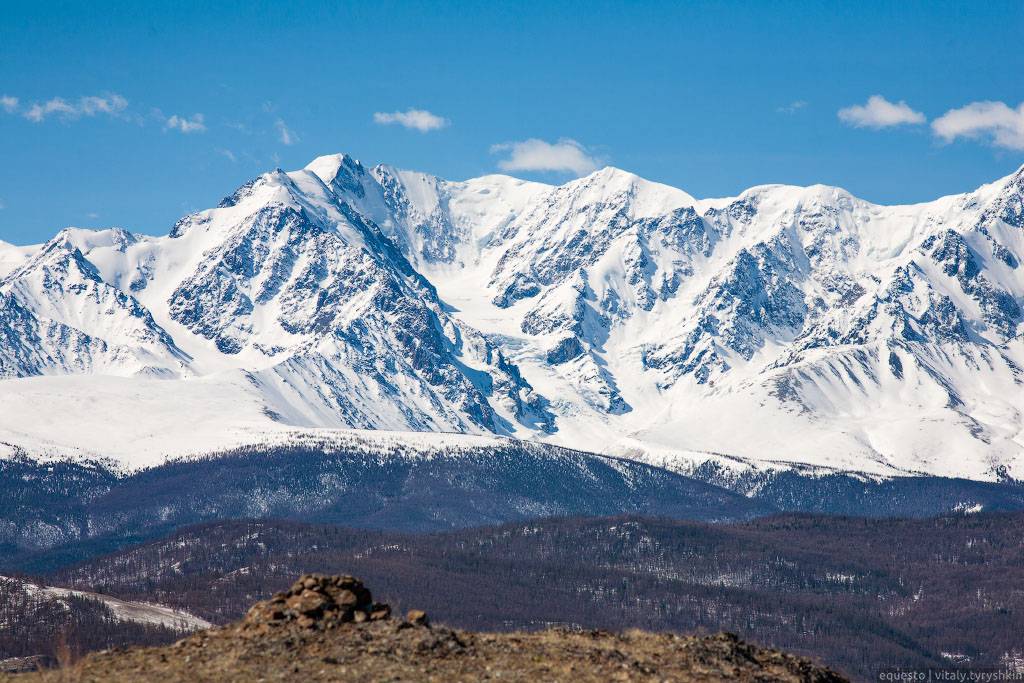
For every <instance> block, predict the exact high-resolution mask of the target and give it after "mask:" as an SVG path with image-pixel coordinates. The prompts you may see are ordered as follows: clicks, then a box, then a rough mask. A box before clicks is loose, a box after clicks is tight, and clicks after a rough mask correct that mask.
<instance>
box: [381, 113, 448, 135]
mask: <svg viewBox="0 0 1024 683" xmlns="http://www.w3.org/2000/svg"><path fill="white" fill-rule="evenodd" d="M373 122H374V123H376V124H379V125H382V126H389V125H391V124H393V123H397V124H398V125H400V126H404V127H405V128H412V129H413V130H418V131H419V132H421V133H427V132H429V131H432V130H438V129H439V128H444V127H446V126H448V125H450V124H451V121H449V120H448V119H446V118H444V117H443V116H438V115H437V114H432V113H430V112H429V111H426V110H425V109H409V110H408V111H394V112H391V113H387V112H382V111H379V112H377V113H375V114H374V115H373Z"/></svg>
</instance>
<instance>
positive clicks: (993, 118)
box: [932, 102, 1024, 149]
mask: <svg viewBox="0 0 1024 683" xmlns="http://www.w3.org/2000/svg"><path fill="white" fill-rule="evenodd" d="M932 132H933V133H935V135H937V136H938V137H940V138H942V139H943V141H945V142H952V141H953V140H955V139H957V138H959V137H964V138H972V139H978V138H984V139H988V140H990V141H991V143H992V144H993V145H995V146H997V147H1005V148H1007V149H1024V102H1022V103H1020V104H1019V105H1018V106H1017V108H1016V109H1014V108H1012V107H1010V106H1009V105H1007V104H1005V103H1003V102H971V103H970V104H967V105H965V106H963V107H960V108H959V109H950V110H949V111H947V112H946V113H945V114H943V115H942V116H940V117H939V118H937V119H935V120H934V121H932Z"/></svg>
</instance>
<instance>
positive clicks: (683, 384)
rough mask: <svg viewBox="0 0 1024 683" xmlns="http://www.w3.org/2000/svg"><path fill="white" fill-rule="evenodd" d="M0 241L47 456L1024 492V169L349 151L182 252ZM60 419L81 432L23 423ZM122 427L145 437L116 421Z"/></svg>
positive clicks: (266, 194) (185, 235)
mask: <svg viewBox="0 0 1024 683" xmlns="http://www.w3.org/2000/svg"><path fill="white" fill-rule="evenodd" d="M0 247H2V248H0V373H3V376H5V377H9V378H11V379H6V380H3V381H0V405H5V406H7V407H9V408H10V410H9V411H7V412H5V413H4V414H0V442H6V443H9V444H12V445H15V446H19V447H22V448H25V449H28V451H29V452H39V453H44V454H45V453H52V454H67V453H79V454H82V455H91V456H112V457H115V458H118V459H120V460H122V462H124V463H125V464H126V465H128V466H130V467H137V466H139V465H141V464H143V463H153V462H159V461H160V460H161V459H162V458H163V457H165V456H166V455H172V454H181V453H190V452H201V451H203V450H213V449H216V448H222V447H227V446H230V445H232V443H234V441H233V438H234V437H232V436H231V435H233V434H246V433H248V432H250V431H251V430H253V429H256V430H257V431H260V432H275V431H281V430H287V429H288V428H294V427H300V428H320V427H331V428H338V427H348V428H351V427H356V428H368V429H390V430H413V431H456V432H469V433H480V434H488V433H491V434H501V435H511V436H515V437H519V438H526V439H542V440H548V441H553V442H556V443H560V444H564V445H569V446H572V447H576V448H581V449H587V450H592V451H595V452H602V453H608V454H615V455H626V456H628V457H634V458H638V459H641V460H645V461H648V462H652V463H656V464H659V465H662V464H664V465H668V466H670V467H672V468H674V469H677V470H679V471H683V472H689V471H693V470H694V469H695V468H697V467H699V466H700V465H702V464H703V463H705V462H707V461H712V462H715V463H717V464H720V465H724V464H730V465H731V466H737V467H741V468H747V467H751V466H756V467H761V468H768V469H778V468H787V467H792V466H805V465H807V466H813V467H818V468H821V469H822V470H824V471H833V470H840V471H857V472H865V473H868V474H870V475H872V476H890V475H897V474H917V473H927V474H935V475H942V476H959V477H967V478H975V479H990V480H995V479H1000V478H1004V477H1006V476H1011V477H1016V478H1022V477H1024V436H1022V427H1024V416H1022V414H1021V412H1020V411H1021V408H1020V406H1024V336H1022V334H1021V322H1022V320H1024V311H1022V305H1024V269H1022V268H1021V267H1020V263H1021V260H1022V259H1024V168H1022V169H1021V170H1019V171H1018V172H1017V173H1015V174H1013V175H1011V176H1008V177H1007V178H1004V179H1002V180H999V181H996V182H995V183H992V184H990V185H986V186H984V187H982V188H979V189H978V190H977V191H974V192H971V193H967V194H963V195H956V196H952V197H945V198H942V199H939V200H936V201H934V202H929V203H925V204H918V205H913V206H894V207H884V206H878V205H874V204H870V203H868V202H865V201H863V200H860V199H858V198H856V197H853V196H851V195H850V194H849V193H847V192H845V191H843V190H840V189H838V188H831V187H825V186H812V187H808V188H797V187H788V186H760V187H755V188H752V189H750V190H748V191H746V192H744V193H742V194H741V195H740V196H738V197H735V198H725V199H713V200H697V199H694V198H693V197H691V196H690V195H688V194H686V193H685V192H683V191H681V190H677V189H675V188H671V187H668V186H665V185H660V184H657V183H652V182H649V181H646V180H644V179H642V178H639V177H637V176H635V175H632V174H629V173H626V172H624V171H620V170H617V169H602V170H600V171H597V172H595V173H593V174H591V175H590V176H587V177H584V178H580V179H579V180H575V181H573V182H570V183H567V184H565V185H562V186H558V187H555V186H548V185H543V184H540V183H529V182H524V181H520V180H516V179H513V178H507V177H504V176H486V177H483V178H477V179H472V180H468V181H464V182H448V181H444V180H441V179H438V178H435V177H432V176H428V175H425V174H421V173H413V172H408V171H399V170H396V169H394V168H391V167H388V166H377V167H374V168H367V167H365V166H363V165H362V164H361V163H359V162H358V161H355V160H354V159H352V158H351V157H348V156H345V155H333V156H326V157H320V158H318V159H316V160H314V161H313V162H312V163H310V164H309V165H308V166H307V167H306V168H305V169H303V170H301V171H296V172H292V173H285V172H282V171H280V170H276V171H274V172H271V173H267V174H264V175H262V176H259V177H258V178H256V179H254V180H252V181H251V182H249V183H246V184H245V185H243V186H242V187H241V188H239V189H238V190H237V191H236V192H235V193H233V194H232V195H230V196H228V197H226V198H225V199H224V200H223V201H222V202H221V204H220V205H219V206H218V207H216V208H214V209H210V210H206V211H200V212H198V213H194V214H191V215H189V216H186V217H184V218H183V219H181V220H180V221H179V222H178V223H177V224H176V225H175V226H174V228H173V229H172V230H171V232H170V234H169V235H168V236H166V237H157V238H152V237H142V236H137V235H132V234H130V233H127V232H125V231H123V230H118V229H115V230H108V231H100V232H90V231H84V230H74V229H69V230H65V231H62V232H61V233H60V234H59V235H58V236H57V237H56V238H54V239H53V240H51V241H50V242H48V243H47V244H46V245H42V246H40V247H36V248H21V247H10V246H9V245H0ZM40 375H43V376H45V377H39V376H40ZM75 375H78V377H75ZM82 375H84V376H85V377H82ZM100 375H104V376H110V375H120V376H121V377H123V378H125V379H123V381H117V380H116V378H114V377H99V376H100ZM96 387H100V388H102V391H101V394H102V398H98V397H96V396H95V395H94V393H95V392H94V391H93V389H94V388H96ZM51 400H52V401H53V402H54V405H57V406H61V407H60V413H61V415H62V417H63V418H64V419H63V420H62V422H64V423H65V425H63V426H58V427H57V428H56V429H54V425H53V421H52V420H50V419H47V418H39V417H34V416H33V415H34V412H33V411H32V410H31V409H30V408H28V407H27V406H32V405H40V404H49V402H50V401H51ZM134 404H139V405H145V406H146V409H145V410H134V411H133V410H132V407H131V406H132V405H134ZM113 406H124V410H125V411H127V414H134V415H135V418H137V419H133V420H120V421H119V420H117V419H116V418H113V419H114V423H115V424H114V425H113V433H111V429H110V425H108V424H106V423H104V424H103V426H102V427H100V428H97V427H96V424H95V423H96V420H95V419H94V417H95V416H96V415H102V414H104V413H108V414H111V415H117V414H120V413H121V410H120V408H114V407H113ZM199 406H203V407H204V408H205V409H206V410H205V411H204V408H199ZM214 407H215V408H214ZM211 409H213V410H214V412H208V411H209V410H211ZM197 411H198V412H199V414H198V415H197ZM118 422H123V424H121V425H119V424H117V423H118ZM194 423H195V424H197V425H198V428H197V429H193V427H192V426H193V424H194ZM204 425H208V426H204ZM82 434H85V436H84V437H82V436H80V435H82ZM119 436H120V437H121V438H118V437H119ZM111 437H113V438H111ZM76 449H77V450H76Z"/></svg>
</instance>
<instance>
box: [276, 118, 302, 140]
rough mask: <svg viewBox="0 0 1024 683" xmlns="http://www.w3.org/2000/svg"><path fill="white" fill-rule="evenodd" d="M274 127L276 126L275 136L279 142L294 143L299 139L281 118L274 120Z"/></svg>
mask: <svg viewBox="0 0 1024 683" xmlns="http://www.w3.org/2000/svg"><path fill="white" fill-rule="evenodd" d="M274 128H277V137H278V139H279V140H281V144H283V145H294V144H295V143H296V142H298V141H299V136H298V135H296V134H295V131H293V130H292V129H291V128H289V127H288V126H287V124H285V122H284V121H283V120H282V119H278V120H277V121H275V122H274Z"/></svg>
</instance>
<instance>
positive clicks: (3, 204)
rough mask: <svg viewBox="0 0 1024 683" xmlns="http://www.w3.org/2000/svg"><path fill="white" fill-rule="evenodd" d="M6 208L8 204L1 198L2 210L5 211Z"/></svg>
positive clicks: (0, 207) (0, 206)
mask: <svg viewBox="0 0 1024 683" xmlns="http://www.w3.org/2000/svg"><path fill="white" fill-rule="evenodd" d="M6 208H7V204H5V203H4V200H2V199H0V211H3V210H4V209H6Z"/></svg>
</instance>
